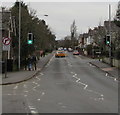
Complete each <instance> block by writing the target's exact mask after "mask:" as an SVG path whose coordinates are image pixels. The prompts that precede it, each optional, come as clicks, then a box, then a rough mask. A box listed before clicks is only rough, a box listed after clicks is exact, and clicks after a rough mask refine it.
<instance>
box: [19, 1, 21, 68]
mask: <svg viewBox="0 0 120 115" xmlns="http://www.w3.org/2000/svg"><path fill="white" fill-rule="evenodd" d="M20 38H21V1H19V48H18V49H19V51H18V52H19V53H18V69H19V70H20Z"/></svg>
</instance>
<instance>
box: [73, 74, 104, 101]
mask: <svg viewBox="0 0 120 115" xmlns="http://www.w3.org/2000/svg"><path fill="white" fill-rule="evenodd" d="M71 74H74V75H73V76H72V77H74V78H76V79H77V80H76V83H80V84H82V85H84V88H83V89H84V90H86V91H88V92H91V93H94V94H96V95H99V96H100V97H99V98H94V100H102V101H103V100H104V95H103V94H101V93H99V92H96V91H93V90H88V89H87V88H88V85H87V84H85V83H82V82H80V78H78V77H76V76H77V74H75V73H74V72H71Z"/></svg>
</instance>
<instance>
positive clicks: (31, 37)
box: [27, 33, 33, 44]
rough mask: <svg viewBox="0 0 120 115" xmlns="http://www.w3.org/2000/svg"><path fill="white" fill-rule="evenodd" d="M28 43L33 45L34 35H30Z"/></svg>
mask: <svg viewBox="0 0 120 115" xmlns="http://www.w3.org/2000/svg"><path fill="white" fill-rule="evenodd" d="M27 43H28V44H33V33H28V40H27Z"/></svg>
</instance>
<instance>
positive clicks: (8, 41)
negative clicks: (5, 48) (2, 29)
mask: <svg viewBox="0 0 120 115" xmlns="http://www.w3.org/2000/svg"><path fill="white" fill-rule="evenodd" d="M2 42H3V44H4V45H10V42H11V39H10V38H7V37H6V38H3V40H2Z"/></svg>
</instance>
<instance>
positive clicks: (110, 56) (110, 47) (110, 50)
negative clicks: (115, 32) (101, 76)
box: [109, 4, 112, 67]
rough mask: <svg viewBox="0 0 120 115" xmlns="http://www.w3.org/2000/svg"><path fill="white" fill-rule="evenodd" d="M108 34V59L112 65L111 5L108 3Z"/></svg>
mask: <svg viewBox="0 0 120 115" xmlns="http://www.w3.org/2000/svg"><path fill="white" fill-rule="evenodd" d="M109 36H110V44H109V59H110V65H111V67H112V38H111V37H112V36H111V5H110V4H109Z"/></svg>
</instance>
